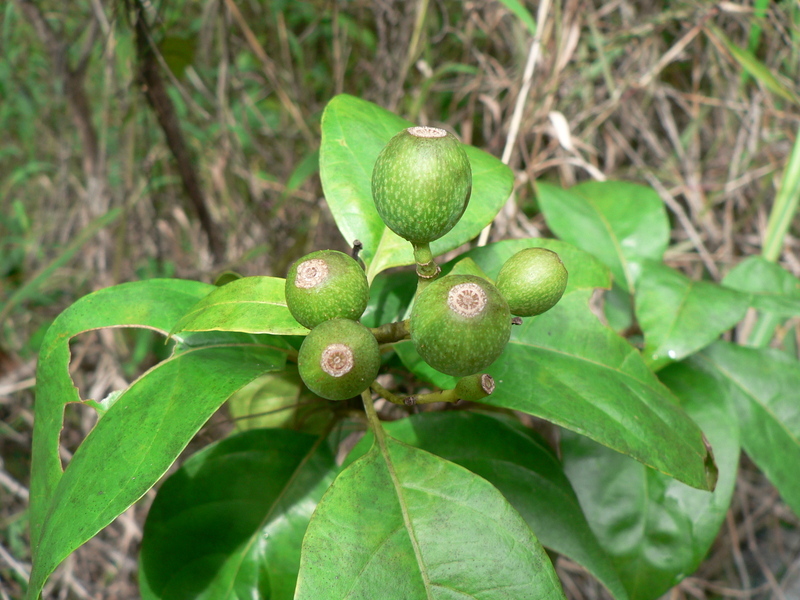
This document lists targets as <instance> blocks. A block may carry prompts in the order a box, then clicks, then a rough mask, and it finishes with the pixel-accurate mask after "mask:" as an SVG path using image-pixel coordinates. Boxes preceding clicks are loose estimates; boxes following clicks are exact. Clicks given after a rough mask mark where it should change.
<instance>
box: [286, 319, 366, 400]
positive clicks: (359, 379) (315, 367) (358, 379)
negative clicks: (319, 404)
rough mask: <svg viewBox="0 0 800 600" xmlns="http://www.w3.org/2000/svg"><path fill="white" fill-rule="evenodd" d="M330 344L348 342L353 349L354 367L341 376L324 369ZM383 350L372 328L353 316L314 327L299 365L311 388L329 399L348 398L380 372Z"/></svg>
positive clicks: (303, 348)
mask: <svg viewBox="0 0 800 600" xmlns="http://www.w3.org/2000/svg"><path fill="white" fill-rule="evenodd" d="M330 344H344V345H346V346H348V347H349V348H350V350H351V351H352V353H353V356H354V359H355V364H354V366H353V369H352V370H351V371H350V372H349V373H346V374H345V375H342V376H340V377H333V376H332V375H328V374H327V373H326V372H325V371H323V370H322V367H321V366H320V364H319V363H320V357H321V356H322V352H323V351H324V350H325V348H327V347H328V345H330ZM380 366H381V353H380V349H379V348H378V342H377V341H376V340H375V336H373V335H372V332H370V330H369V329H367V328H366V327H364V326H363V325H362V324H361V323H357V322H356V321H351V320H349V319H333V320H331V321H325V322H324V323H320V324H319V325H317V326H316V327H315V328H314V329H312V330H311V333H309V334H308V335H307V336H306V339H304V340H303V344H302V345H301V346H300V352H299V354H298V356H297V369H298V371H299V373H300V378H301V379H302V380H303V383H305V384H306V386H307V387H308V389H310V390H311V391H312V392H314V393H315V394H316V395H317V396H320V397H322V398H326V399H328V400H346V399H347V398H352V397H353V396H357V395H358V394H360V393H361V392H363V391H364V390H366V389H367V388H368V387H369V386H370V384H371V383H372V382H373V381H375V378H376V377H377V376H378V370H379V369H380Z"/></svg>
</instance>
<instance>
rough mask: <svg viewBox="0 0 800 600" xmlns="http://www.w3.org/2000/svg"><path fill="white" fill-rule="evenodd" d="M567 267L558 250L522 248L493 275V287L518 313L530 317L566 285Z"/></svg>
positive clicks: (556, 297)
mask: <svg viewBox="0 0 800 600" xmlns="http://www.w3.org/2000/svg"><path fill="white" fill-rule="evenodd" d="M567 278H568V275H567V269H566V267H564V263H563V262H561V258H559V256H558V254H556V253H555V252H553V251H552V250H547V249H545V248H526V249H525V250H520V251H519V252H517V253H516V254H515V255H514V256H512V257H511V258H509V259H508V260H507V261H506V262H505V264H504V265H503V267H502V268H501V269H500V273H499V274H498V275H497V289H498V290H500V293H501V294H503V297H504V298H505V299H506V301H507V302H508V306H509V308H510V309H511V314H513V315H516V316H518V317H532V316H534V315H540V314H542V313H543V312H545V311H547V310H550V309H551V308H553V307H554V306H555V305H556V303H557V302H558V301H559V300H561V296H562V295H563V294H564V290H565V289H566V287H567Z"/></svg>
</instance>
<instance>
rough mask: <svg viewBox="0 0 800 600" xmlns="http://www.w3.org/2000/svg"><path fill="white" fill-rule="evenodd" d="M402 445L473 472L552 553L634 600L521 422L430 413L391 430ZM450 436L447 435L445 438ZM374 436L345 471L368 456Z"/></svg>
mask: <svg viewBox="0 0 800 600" xmlns="http://www.w3.org/2000/svg"><path fill="white" fill-rule="evenodd" d="M384 427H385V429H386V431H387V432H388V433H389V434H391V435H392V437H394V438H395V439H398V440H400V441H401V442H404V443H406V444H409V445H411V446H414V447H416V448H420V449H422V450H426V451H427V452H430V453H432V454H435V455H437V456H440V457H441V458H444V459H446V460H449V461H451V462H454V463H456V464H457V465H461V466H462V467H464V468H465V469H469V470H470V471H472V472H473V473H475V474H476V475H480V476H481V477H483V478H484V479H486V480H487V481H489V482H490V483H491V484H492V485H494V486H495V487H496V488H497V489H498V490H500V492H502V494H503V495H504V496H505V497H506V500H508V501H509V502H510V503H511V505H512V506H513V507H514V508H515V509H516V510H517V511H518V512H519V513H520V515H521V516H522V518H523V519H525V522H526V523H527V524H528V526H529V527H530V528H531V529H532V530H533V532H534V533H535V534H536V537H537V538H539V541H540V542H541V543H542V544H543V545H544V546H545V547H547V548H551V549H552V550H554V551H555V552H558V553H559V554H563V555H565V556H567V557H568V558H570V559H571V560H573V561H575V562H576V563H578V564H580V565H582V566H584V567H585V568H586V569H587V570H588V571H589V572H590V573H592V574H593V575H594V576H595V577H597V579H598V580H599V581H601V582H602V583H603V584H604V585H605V586H606V588H608V590H609V591H610V592H611V593H612V594H613V596H614V597H615V598H617V600H622V599H624V598H627V592H626V591H625V588H624V587H623V586H622V583H621V582H620V580H619V577H618V576H617V574H616V572H615V571H614V569H613V567H612V565H611V563H610V561H609V559H608V557H607V556H606V555H605V553H604V551H603V550H602V549H601V548H600V545H599V544H598V543H597V540H596V539H595V537H594V534H593V533H592V531H591V529H589V524H588V523H587V522H586V517H584V516H583V512H582V511H581V508H580V505H579V504H578V498H577V497H576V496H575V492H574V491H573V490H572V486H571V485H570V483H569V480H568V479H567V478H566V476H565V475H564V473H563V471H562V469H561V464H560V463H559V462H558V459H556V458H555V456H553V453H552V452H551V451H550V450H549V448H547V447H546V445H545V444H544V442H543V441H542V440H541V439H540V438H539V437H538V436H537V435H536V434H534V433H533V432H532V431H531V430H529V429H526V428H525V427H522V426H521V425H520V424H519V422H517V421H513V420H511V419H507V418H502V417H498V416H494V415H488V414H480V413H474V412H466V411H455V412H428V413H420V414H417V415H413V416H411V417H410V418H408V419H400V420H398V421H393V422H391V423H386V424H385V425H384ZM443 431H446V432H447V435H442V432H443ZM372 441H373V437H372V435H370V434H367V435H366V436H365V437H364V438H363V439H362V440H361V441H360V442H359V443H358V445H357V446H356V447H355V448H353V451H352V452H351V453H350V455H348V457H347V461H346V462H345V465H347V464H348V463H350V462H352V461H353V460H355V459H356V458H358V457H360V456H362V455H363V454H365V453H366V452H367V451H368V449H369V447H370V445H371V444H372Z"/></svg>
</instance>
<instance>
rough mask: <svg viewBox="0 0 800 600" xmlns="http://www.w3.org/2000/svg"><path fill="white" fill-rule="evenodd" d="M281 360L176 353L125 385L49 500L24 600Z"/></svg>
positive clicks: (264, 352)
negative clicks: (223, 408) (207, 424)
mask: <svg viewBox="0 0 800 600" xmlns="http://www.w3.org/2000/svg"><path fill="white" fill-rule="evenodd" d="M285 357H286V354H285V353H284V352H281V351H279V350H275V349H273V348H268V347H265V346H259V345H255V344H227V345H226V344H218V345H215V346H210V347H195V348H189V349H184V350H183V351H181V352H176V353H175V354H174V355H173V356H172V357H171V358H169V359H167V360H165V361H163V362H161V363H159V364H158V365H157V366H155V367H154V368H153V369H151V370H150V371H148V372H147V373H145V374H144V375H142V377H140V378H139V379H138V380H137V381H135V382H134V383H132V384H131V385H130V387H128V389H127V390H125V392H124V393H122V394H121V395H120V396H119V398H118V399H117V400H116V402H115V403H114V404H113V405H112V406H111V408H109V410H108V412H106V414H105V415H104V416H103V418H102V419H100V421H98V423H97V425H96V426H95V427H94V429H92V431H91V432H90V433H89V435H88V436H86V439H85V440H84V441H83V443H81V445H80V446H79V447H78V449H77V451H76V452H75V454H74V455H73V457H72V460H71V461H70V463H69V465H68V466H67V468H66V470H65V471H64V474H63V476H62V477H61V479H60V481H59V482H58V486H57V487H56V489H55V492H54V493H53V497H52V499H51V501H50V506H49V510H48V512H47V515H46V517H45V520H44V523H43V524H42V529H41V535H40V537H39V540H38V545H37V547H36V548H35V550H34V556H33V570H32V572H31V581H30V586H29V588H28V598H29V599H30V600H33V599H35V598H37V597H38V595H39V593H40V591H41V589H42V586H43V585H44V582H45V580H46V578H47V577H48V576H49V575H50V573H52V572H53V570H54V569H55V568H56V566H58V564H59V563H60V562H61V561H63V560H64V559H65V558H66V557H67V556H68V555H69V554H70V553H71V552H72V551H73V550H75V549H76V548H78V547H79V546H80V545H81V544H83V543H84V542H86V541H87V540H89V539H90V538H91V537H92V536H94V535H95V534H96V533H97V532H98V531H100V530H101V529H102V528H103V527H105V526H106V525H108V524H109V523H110V522H111V521H113V520H114V519H115V518H116V517H117V516H118V515H120V514H121V513H122V512H123V511H125V510H126V509H127V508H128V507H129V506H130V505H131V504H133V503H134V502H135V501H136V500H138V499H139V498H141V497H142V495H144V493H145V492H147V490H149V489H150V488H151V487H152V486H153V485H154V484H155V482H156V481H158V479H159V478H160V477H161V476H162V475H163V474H164V473H165V472H166V471H167V469H169V467H170V465H172V463H173V462H174V461H175V459H176V458H177V457H178V455H179V454H180V453H181V451H182V450H183V448H185V447H186V444H188V443H189V441H190V440H191V439H192V437H193V436H194V434H195V433H197V431H198V430H199V429H200V427H201V426H202V425H203V423H205V422H206V421H207V420H208V418H209V417H210V416H211V415H212V414H213V412H214V411H215V410H217V408H219V406H220V405H221V404H222V403H223V402H224V401H225V400H226V399H227V398H228V397H229V396H230V395H231V394H232V393H233V392H235V391H236V390H237V389H239V388H241V387H242V386H243V385H245V384H246V383H248V382H249V381H252V380H253V379H255V378H256V377H257V376H258V375H260V374H261V373H264V372H267V371H274V370H277V369H280V368H282V367H283V365H284V364H285Z"/></svg>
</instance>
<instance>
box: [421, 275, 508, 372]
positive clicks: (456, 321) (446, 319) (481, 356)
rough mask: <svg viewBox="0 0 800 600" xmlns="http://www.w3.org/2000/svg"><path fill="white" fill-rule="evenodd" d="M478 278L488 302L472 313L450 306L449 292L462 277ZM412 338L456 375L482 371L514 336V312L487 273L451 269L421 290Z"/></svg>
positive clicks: (465, 280) (438, 365)
mask: <svg viewBox="0 0 800 600" xmlns="http://www.w3.org/2000/svg"><path fill="white" fill-rule="evenodd" d="M470 282H472V283H475V284H477V285H479V286H480V287H481V289H482V290H483V291H484V292H485V293H486V296H487V303H486V308H485V309H484V310H483V312H481V313H480V314H479V315H477V316H475V317H472V318H467V317H463V316H461V315H459V314H458V313H456V312H454V311H453V310H451V309H450V307H449V306H448V303H447V296H448V294H449V292H450V289H451V288H452V287H453V286H455V285H458V284H460V283H470ZM409 330H410V332H411V341H412V342H413V344H414V347H415V348H416V349H417V352H418V353H419V354H420V356H422V358H423V359H424V360H425V362H426V363H428V364H429V365H430V366H432V367H433V368H434V369H436V370H437V371H441V372H442V373H445V374H447V375H452V376H454V377H464V376H466V375H472V374H474V373H478V372H480V371H482V370H483V369H485V368H486V367H488V366H489V365H490V364H492V363H493V362H494V361H495V360H496V359H497V357H498V356H500V354H501V353H502V352H503V349H504V348H505V347H506V344H507V343H508V338H509V337H510V336H511V313H510V312H509V309H508V304H507V303H506V301H505V299H504V298H503V296H502V295H501V294H500V292H499V291H497V288H496V287H495V286H494V285H493V284H492V283H491V282H489V281H487V280H486V279H483V278H482V277H476V276H474V275H448V276H446V277H442V278H441V279H437V280H436V281H434V282H433V283H430V284H428V286H427V287H426V288H425V289H424V290H422V293H421V294H420V295H419V297H418V298H417V299H416V302H415V303H414V307H413V308H412V309H411V318H410V322H409Z"/></svg>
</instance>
